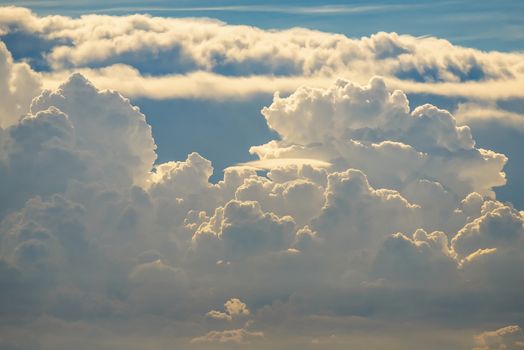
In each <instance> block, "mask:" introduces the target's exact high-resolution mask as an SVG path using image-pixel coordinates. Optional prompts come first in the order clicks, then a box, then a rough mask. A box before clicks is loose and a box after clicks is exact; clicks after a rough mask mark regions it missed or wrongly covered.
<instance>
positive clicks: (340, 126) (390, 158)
mask: <svg viewBox="0 0 524 350" xmlns="http://www.w3.org/2000/svg"><path fill="white" fill-rule="evenodd" d="M262 114H263V115H264V117H265V118H266V120H267V122H268V125H269V127H271V128H272V129H273V130H275V131H276V132H277V133H278V134H279V135H280V136H281V140H279V141H271V142H270V143H268V144H266V145H262V146H257V147H252V148H251V152H252V153H255V154H257V155H258V156H259V157H260V158H262V159H275V158H313V159H319V160H324V161H328V162H330V163H332V164H334V165H335V168H338V169H345V168H347V167H353V168H358V169H362V170H363V171H364V172H365V173H366V174H367V175H368V177H369V179H370V181H371V183H372V184H374V185H378V186H383V187H387V188H394V189H399V190H400V189H402V188H403V187H405V186H406V185H408V184H409V183H411V182H413V181H418V180H434V181H437V182H439V183H440V184H441V185H443V186H444V187H445V188H446V189H449V190H451V191H452V192H453V193H455V194H457V195H459V196H465V195H467V194H468V193H470V192H473V191H475V192H479V193H482V194H486V195H491V194H492V188H493V187H494V186H501V185H503V184H504V183H505V178H504V173H503V172H502V168H503V166H504V164H505V163H506V160H507V158H506V157H505V156H504V155H502V154H498V153H495V152H492V151H488V150H484V149H481V148H475V142H474V140H473V137H472V135H471V132H470V129H469V128H468V127H467V126H458V125H457V123H456V121H455V118H454V117H453V116H452V115H451V114H450V113H449V112H447V111H445V110H441V109H438V108H436V107H434V106H431V105H428V104H426V105H423V106H420V107H417V108H415V109H413V110H412V111H410V107H409V103H408V100H407V97H406V95H405V94H404V93H403V92H401V91H399V90H395V91H393V92H389V91H388V90H387V87H386V85H385V83H384V81H383V80H382V79H381V78H373V79H371V80H370V82H369V84H368V85H366V86H360V85H358V84H355V83H352V82H349V81H345V80H338V81H337V82H336V83H335V84H334V85H332V86H331V87H330V88H328V89H321V88H309V87H302V88H299V89H298V90H297V91H296V92H294V93H293V94H291V95H290V96H289V97H286V98H281V97H280V96H279V95H275V98H274V100H273V103H272V104H271V105H270V106H269V107H266V108H264V109H263V111H262Z"/></svg>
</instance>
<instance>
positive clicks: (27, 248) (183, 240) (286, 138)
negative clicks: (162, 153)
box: [0, 8, 524, 349]
mask: <svg viewBox="0 0 524 350" xmlns="http://www.w3.org/2000/svg"><path fill="white" fill-rule="evenodd" d="M5 13H8V14H16V16H15V17H10V16H7V15H5ZM13 18H14V19H13ZM0 24H1V25H0V28H1V30H2V32H5V33H8V32H10V31H13V30H20V31H25V32H28V33H33V34H34V35H37V36H42V37H45V38H48V39H60V40H63V41H61V42H62V44H58V45H57V46H55V47H53V49H52V50H51V51H50V52H49V54H48V55H47V56H46V59H47V61H48V63H49V65H50V67H52V68H53V69H58V70H62V69H69V68H71V69H77V68H87V69H95V70H96V69H99V68H100V69H104V67H105V66H108V65H112V64H114V63H122V62H123V63H125V64H126V65H127V66H126V67H124V68H123V69H124V71H127V70H128V69H131V70H134V72H139V73H140V74H153V75H154V74H161V73H165V72H167V73H170V74H171V73H175V74H193V73H194V74H201V73H202V71H203V72H204V73H205V74H211V75H220V76H222V77H225V78H227V79H230V78H232V79H237V78H238V77H240V78H242V77H243V76H245V75H249V74H260V75H275V76H279V77H280V78H282V77H284V76H289V75H299V76H302V77H303V76H307V77H312V80H310V81H309V83H313V82H315V81H316V80H315V79H316V77H318V76H321V77H322V79H326V80H327V79H329V80H332V79H331V75H333V74H337V73H339V72H340V71H343V70H348V69H357V68H359V69H362V71H363V72H365V74H368V75H372V74H375V73H380V74H384V75H388V76H390V78H391V77H393V78H394V79H396V81H400V80H402V79H405V80H415V81H418V82H413V84H419V83H421V82H425V81H436V82H442V83H457V82H460V81H483V82H486V83H489V82H490V81H502V80H505V79H516V77H518V75H519V74H521V73H522V72H520V71H519V69H520V68H519V64H521V63H520V60H521V55H520V54H502V53H482V52H478V51H475V50H470V49H464V48H459V47H455V46H453V45H451V44H449V43H448V42H446V41H443V40H438V39H434V38H420V39H417V38H413V37H410V36H399V35H396V34H385V33H379V34H377V35H374V36H372V37H370V38H362V39H359V40H354V39H349V38H347V37H345V36H341V35H333V34H325V33H319V32H314V31H309V30H304V29H293V30H288V31H263V30H260V29H256V28H251V27H237V26H228V25H226V24H224V23H221V22H217V21H212V20H194V19H169V18H165V19H162V18H153V17H149V16H140V15H137V16H126V17H118V18H115V17H111V16H85V17H81V18H78V19H71V18H67V17H60V16H57V17H38V16H36V15H34V14H32V13H30V12H29V11H25V10H21V9H18V8H9V9H6V12H3V13H2V14H1V15H0ZM239 31H240V32H242V35H241V37H240V38H238V39H237V40H231V39H230V38H231V37H232V36H231V35H232V33H238V32H239ZM113 44H114V45H113ZM95 47H96V48H99V50H93V48H95ZM437 49H442V50H440V51H439V50H437ZM1 50H3V52H4V56H5V62H6V65H5V67H7V68H6V70H5V71H6V72H7V73H6V74H8V75H9V76H11V77H15V78H9V79H11V80H10V83H9V84H12V85H9V87H8V88H6V89H7V90H6V91H10V93H11V95H9V96H11V97H9V98H8V101H10V102H8V104H9V103H11V102H12V101H20V102H17V103H20V104H21V103H22V102H24V106H22V107H20V109H16V108H18V107H16V108H14V109H13V108H12V107H9V108H10V109H6V110H5V113H6V116H5V117H2V119H1V120H2V123H5V124H2V129H0V179H1V180H0V196H1V197H2V198H8V200H6V201H2V204H1V205H0V286H1V287H2V288H0V298H1V300H2V303H1V304H0V309H1V310H2V311H3V313H2V314H3V315H6V316H2V322H1V325H0V331H1V333H3V334H7V333H9V334H10V338H9V339H14V341H15V342H19V341H21V340H23V339H24V338H25V336H24V335H25V334H27V333H24V332H22V331H21V330H20V329H22V328H23V329H27V330H31V329H35V330H36V331H35V332H34V335H33V337H35V338H36V341H35V342H34V343H35V344H37V343H39V342H38V340H40V339H43V338H44V334H49V333H48V331H49V330H46V329H45V327H42V326H41V323H42V321H41V320H54V321H52V322H51V321H50V324H53V325H55V326H56V329H59V330H62V331H63V330H64V329H65V327H64V324H63V322H65V321H68V322H71V323H72V324H73V325H74V326H78V327H79V329H75V332H78V333H74V334H84V333H82V332H84V331H85V332H86V333H89V331H93V329H94V328H92V327H93V325H95V324H96V325H100V328H103V329H104V331H103V332H102V331H100V330H97V331H96V332H102V333H103V334H102V335H103V336H101V337H100V339H104V341H105V342H103V341H102V340H100V342H101V344H100V347H106V348H119V345H114V344H115V342H118V340H119V339H120V340H121V336H119V334H122V333H123V332H124V333H126V334H128V333H129V334H131V333H132V332H127V331H129V330H136V329H142V332H144V333H146V335H145V337H146V338H147V336H149V337H151V334H155V336H157V337H159V338H162V339H164V340H165V339H168V338H169V337H168V338H166V333H168V332H169V334H170V337H171V338H169V339H172V338H173V337H174V338H176V339H177V345H178V344H182V345H185V346H187V347H196V348H202V347H207V346H212V347H213V346H216V345H217V344H218V345H219V346H220V344H222V345H224V344H225V346H229V345H230V344H240V345H245V344H247V343H252V344H253V346H260V347H266V348H267V347H268V345H275V344H280V345H282V344H288V345H289V344H291V346H295V347H300V346H301V344H303V343H304V342H303V340H304V339H307V341H306V344H308V346H315V345H314V344H313V343H312V342H311V339H330V342H327V343H329V344H331V345H332V346H333V347H334V348H336V347H341V348H344V346H345V348H347V344H348V343H351V338H352V337H353V336H355V337H357V338H358V339H364V338H365V337H363V338H359V337H361V335H362V334H365V335H367V336H368V337H369V335H370V334H373V332H372V331H371V329H372V328H373V329H386V330H388V331H389V332H391V333H388V334H393V335H392V338H396V339H398V338H399V334H400V333H399V329H400V328H398V329H393V328H394V327H393V326H391V324H393V323H396V322H391V321H398V320H401V321H403V322H402V323H403V324H406V325H408V326H413V325H414V326H417V327H419V328H423V329H425V331H426V332H431V331H428V329H430V330H432V327H440V328H442V329H445V330H446V331H449V332H451V333H453V335H454V337H453V338H452V340H450V343H447V344H446V345H447V346H448V347H451V348H453V347H454V346H455V347H460V346H462V347H464V344H465V342H466V341H465V340H463V339H465V337H464V334H463V333H464V332H463V331H462V330H463V329H465V328H467V329H475V332H476V333H477V332H478V331H477V330H479V329H480V330H482V329H489V328H487V326H486V323H487V322H486V321H483V320H487V319H490V322H503V323H501V324H513V323H515V324H516V323H517V321H519V317H520V313H521V308H522V303H521V301H520V299H521V295H522V288H523V286H524V280H523V279H522V277H521V273H520V272H521V267H522V265H523V264H524V256H523V255H522V251H523V249H524V246H523V239H524V238H523V237H524V228H523V227H524V214H523V212H521V211H519V210H518V209H516V208H515V207H513V206H512V205H511V204H510V203H504V202H501V201H499V200H497V199H496V196H495V194H494V192H493V189H494V187H497V186H503V185H504V183H505V175H504V173H503V167H504V165H505V164H506V162H507V161H508V159H507V157H506V156H505V155H503V154H501V153H497V152H495V151H492V150H487V149H483V148H480V147H478V146H477V145H476V142H475V138H474V133H472V132H471V129H470V128H469V127H468V126H466V125H462V124H461V123H459V122H457V120H456V119H455V117H454V116H453V115H452V114H451V113H450V112H448V111H446V110H443V109H439V108H437V107H435V106H433V105H429V104H425V105H422V106H418V107H415V106H410V104H409V101H408V98H407V95H406V94H405V93H404V92H402V91H400V90H393V89H391V88H390V87H389V86H390V85H389V82H388V80H387V79H383V78H373V79H371V80H370V81H369V83H367V85H361V84H359V83H356V82H350V81H348V80H343V79H339V80H337V81H335V83H331V84H330V85H329V86H324V87H322V86H321V87H310V85H311V84H309V83H308V84H306V85H304V86H303V87H300V88H298V89H296V91H295V92H294V93H292V94H291V95H290V96H288V97H281V96H280V95H279V94H275V96H274V99H273V102H272V103H271V104H270V105H269V106H267V107H266V108H264V109H263V110H262V114H263V117H264V118H265V120H266V121H267V123H268V126H269V127H270V128H272V129H273V130H274V131H275V132H276V134H277V135H276V136H277V137H276V139H275V140H273V141H271V142H269V143H267V144H265V145H261V146H254V147H252V148H251V152H252V153H253V154H254V155H256V156H258V158H259V160H257V161H255V162H252V163H247V164H238V165H237V166H233V167H231V168H228V169H226V170H225V171H224V174H223V178H222V179H220V180H219V181H216V182H211V181H210V178H211V176H212V174H213V171H214V169H213V164H212V163H211V161H209V160H207V159H205V158H204V157H203V156H202V155H200V154H198V153H196V152H193V153H190V154H189V155H188V156H187V158H186V159H184V160H178V161H168V162H165V163H158V164H155V160H156V146H155V142H154V139H153V137H152V133H151V128H150V126H149V125H148V124H147V123H146V119H145V116H144V115H143V114H142V113H141V112H140V110H139V109H138V108H137V107H134V106H133V105H132V104H131V103H130V101H129V100H127V99H126V98H124V97H123V96H122V95H120V94H119V93H118V92H115V91H113V90H101V89H99V88H97V87H95V85H93V84H92V83H91V82H89V81H88V80H87V79H86V78H85V77H84V76H83V75H81V74H73V75H71V76H69V77H68V78H67V79H66V80H65V82H63V83H61V84H60V85H59V86H58V87H56V88H54V89H51V90H45V91H43V92H40V93H39V94H38V95H37V96H36V98H34V99H33V100H32V102H30V97H32V96H29V95H31V94H36V93H35V92H34V91H35V90H31V89H29V88H23V86H24V84H23V82H20V81H23V79H22V78H20V77H19V76H18V74H19V73H16V72H17V70H22V71H25V73H23V74H28V75H29V76H31V77H35V78H34V80H31V81H33V82H37V81H38V79H37V78H36V77H37V75H34V73H31V71H30V69H29V68H28V66H27V65H24V64H23V63H16V62H13V61H12V59H11V58H10V56H9V54H8V52H7V51H6V50H5V47H3V46H2V47H0V51H1ZM435 50H436V51H438V52H440V53H438V54H436V55H429V54H428V52H430V51H431V52H436V51H435ZM0 53H1V52H0ZM147 62H149V65H146V63H147ZM151 62H153V63H154V65H155V66H156V68H157V69H158V71H151V70H148V67H149V69H151V67H152V65H150V63H151ZM377 62H381V63H382V64H380V65H377V64H376V63H377ZM16 67H18V68H16ZM21 67H22V68H21ZM129 67H133V68H129ZM370 67H373V69H371V68H370ZM113 68H114V67H113ZM120 68H122V67H120ZM13 72H15V73H16V74H15V73H13ZM519 72H520V73H519ZM20 74H22V73H20ZM49 74H54V73H49ZM60 74H65V73H64V72H61V73H60ZM22 77H23V76H22ZM55 78H56V76H55ZM157 78H158V77H154V78H152V79H157ZM13 79H14V80H13ZM20 79H22V80H20ZM6 86H7V85H6ZM12 86H20V87H21V90H20V91H23V92H24V93H26V92H27V93H28V95H27V96H25V95H24V96H25V97H23V98H22V97H21V98H20V100H17V98H18V97H16V98H15V97H12V96H15V95H16V94H18V93H19V92H20V91H18V90H16V91H15V90H13V89H12ZM31 86H33V85H31ZM38 86H39V85H38V84H37V83H36V84H35V85H34V89H37V88H38ZM290 86H291V85H290ZM239 89H240V88H239ZM240 90H241V89H240ZM13 91H14V92H13ZM14 94H15V95H14ZM28 96H29V97H28ZM413 107H414V108H413ZM460 111H461V110H460V109H459V115H461V116H462V117H461V118H463V119H461V121H463V122H464V121H467V120H468V118H467V117H464V113H465V112H464V111H465V109H464V108H463V109H462V112H464V113H460ZM2 113H4V112H2ZM20 113H22V114H23V115H22V116H19V114H20ZM466 114H467V113H466ZM4 121H5V122H4ZM246 151H247V150H246ZM510 161H511V160H510ZM261 170H263V171H262V172H261ZM232 296H235V298H231V297H232ZM501 296H503V297H501ZM224 300H227V301H226V302H225V304H224V309H223V310H220V309H217V306H218V305H221V304H222V303H223V302H224ZM7 301H9V303H8V302H7ZM247 305H249V308H248V306H247ZM209 310H211V311H209ZM515 319H516V320H515ZM56 320H59V321H56ZM450 320H453V322H456V323H454V324H453V325H458V326H459V327H457V329H460V330H456V329H452V330H450V328H453V327H450V326H449V322H450ZM509 320H515V322H511V323H509V322H510V321H509ZM44 323H45V322H44ZM18 325H19V326H18ZM253 325H256V328H255V327H254V326H253ZM435 325H436V326H435ZM106 326H107V327H106ZM408 326H406V327H408ZM388 327H389V328H388ZM14 328H17V329H18V331H17V332H15V333H11V332H9V331H10V330H13V329H14ZM56 329H54V330H53V331H54V332H57V331H56ZM348 329H349V330H350V331H348ZM333 330H341V331H340V332H339V333H342V332H345V334H347V337H349V340H348V341H347V342H346V343H344V341H346V340H347V339H346V340H344V341H343V340H341V341H340V342H339V341H338V340H336V341H335V340H334V339H338V338H337V337H330V335H329V334H332V332H333ZM518 330H519V328H518V326H510V327H506V328H502V329H499V330H497V331H494V332H486V333H482V334H479V335H478V336H477V337H476V338H475V346H476V349H490V348H504V347H510V346H520V345H519V344H521V343H519V341H514V342H508V341H507V339H508V338H507V336H508V335H513V334H516V333H517V331H518ZM310 331H311V332H316V334H309V332H310ZM402 331H403V332H404V331H405V329H403V330H402ZM96 332H95V333H96ZM149 332H151V333H149ZM163 332H165V333H163ZM144 333H141V334H144ZM171 333H173V334H174V335H173V334H171ZM12 334H14V335H12ZM53 334H55V333H53ZM424 334H425V333H424ZM459 336H460V339H461V340H460V341H459V340H456V338H458V337H459ZM455 337H456V338H455ZM57 338H59V339H61V340H63V343H62V345H61V346H69V347H72V346H74V345H75V344H78V342H79V339H80V338H76V339H72V338H75V337H74V336H73V337H72V338H67V339H66V338H62V337H61V335H60V334H59V335H58V336H57ZM428 339H429V338H428ZM469 339H470V338H469ZM388 340H391V339H387V337H386V338H380V339H379V340H377V342H378V344H376V346H375V348H384V346H386V345H387V344H390V343H389V342H388ZM397 343H398V341H397ZM420 343H423V342H422V341H420ZM0 344H2V343H0ZM121 344H123V343H121ZM144 344H145V342H144ZM159 344H161V345H162V344H165V343H162V342H160V343H159ZM293 344H294V345H293ZM435 344H437V343H435ZM450 344H451V345H450ZM508 344H509V345H508ZM126 345H127V343H126ZM161 345H159V346H161ZM331 345H330V346H331ZM419 345H420V344H419V343H417V346H419ZM430 345H431V344H430ZM441 345H442V343H438V344H437V345H435V346H434V347H437V348H439V347H438V346H440V348H442V346H441ZM123 346H125V345H121V346H120V348H122V347H123ZM411 346H412V347H413V348H415V345H414V344H413V343H411ZM431 346H432V345H431ZM50 347H52V346H50ZM306 348H307V347H306Z"/></svg>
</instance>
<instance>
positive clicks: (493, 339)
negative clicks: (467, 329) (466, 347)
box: [473, 325, 524, 350]
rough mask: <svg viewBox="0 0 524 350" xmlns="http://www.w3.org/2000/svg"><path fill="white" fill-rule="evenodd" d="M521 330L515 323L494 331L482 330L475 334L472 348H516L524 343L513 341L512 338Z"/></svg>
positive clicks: (478, 349) (487, 349) (475, 349)
mask: <svg viewBox="0 0 524 350" xmlns="http://www.w3.org/2000/svg"><path fill="white" fill-rule="evenodd" d="M521 332H522V329H521V328H520V327H519V326H517V325H512V326H506V327H502V328H499V329H497V330H495V331H488V332H483V333H481V334H479V335H477V336H475V347H474V348H473V350H491V349H518V348H522V346H524V344H523V343H522V340H521V341H513V342H511V340H510V339H512V338H514V337H515V335H518V334H519V333H521Z"/></svg>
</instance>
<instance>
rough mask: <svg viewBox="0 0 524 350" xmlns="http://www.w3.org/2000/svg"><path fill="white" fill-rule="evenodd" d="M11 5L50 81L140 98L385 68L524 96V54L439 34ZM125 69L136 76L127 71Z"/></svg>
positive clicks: (220, 92)
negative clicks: (74, 81)
mask: <svg viewBox="0 0 524 350" xmlns="http://www.w3.org/2000/svg"><path fill="white" fill-rule="evenodd" d="M343 8H344V7H342V10H343ZM320 9H322V10H323V11H326V10H329V11H339V10H341V9H340V8H339V7H337V6H335V7H321V8H320ZM3 12H4V13H5V15H4V16H2V18H0V28H1V30H2V32H3V33H4V35H15V34H19V35H22V34H23V35H25V37H26V40H30V37H31V36H33V37H35V38H36V39H35V40H38V41H42V42H45V43H46V51H47V52H46V54H45V57H44V59H45V60H46V63H45V64H46V65H47V66H48V67H50V68H51V72H49V73H47V74H44V76H45V80H44V83H45V85H46V87H48V88H55V87H56V84H57V83H58V82H60V81H62V80H63V79H64V78H65V77H66V76H67V75H69V74H71V73H72V72H73V71H77V70H80V71H81V72H82V73H83V74H85V75H86V76H87V77H88V78H89V79H91V80H92V81H93V82H95V83H96V84H97V86H99V87H101V88H111V89H117V90H119V91H121V92H122V93H124V94H126V95H127V96H131V97H136V96H148V97H152V98H169V97H171V98H174V97H180V96H184V97H197V96H198V97H205V98H224V97H227V98H239V97H242V96H244V97H245V96H248V95H252V94H256V93H260V92H262V93H272V92H274V91H276V90H280V91H282V92H291V91H293V90H295V89H296V88H298V87H299V86H301V85H304V84H305V83H306V78H307V80H309V82H310V83H311V82H312V81H315V85H317V86H323V87H327V86H328V85H329V82H330V81H331V80H333V79H334V78H336V77H338V76H343V77H346V78H350V79H352V80H355V81H358V82H360V83H365V81H366V80H367V79H368V78H369V77H370V76H373V75H381V76H385V77H386V78H387V79H388V83H389V84H390V85H391V86H395V87H396V88H401V89H403V90H404V91H406V92H427V93H428V92H429V93H437V94H443V95H446V96H448V95H450V94H452V95H454V96H457V95H464V96H477V97H479V96H483V98H486V99H493V98H494V97H495V96H498V97H499V98H501V97H503V96H506V97H507V96H520V97H522V94H521V93H520V89H518V88H516V87H518V86H520V85H521V84H522V77H523V71H522V54H520V53H502V52H483V51H479V50H475V49H471V48H464V47H460V46H455V45H453V44H451V43H450V42H448V41H446V40H443V39H438V38H434V37H413V36H410V35H398V34H396V33H384V32H380V33H376V34H373V35H371V36H369V37H362V38H360V39H354V38H348V37H346V36H344V35H339V34H333V33H323V32H319V31H313V30H307V29H303V28H293V29H287V30H280V31H276V30H262V29H259V28H255V27H250V26H235V25H228V24H226V23H223V22H220V21H217V20H211V19H194V18H192V19H182V18H165V17H151V16H149V15H138V14H137V15H129V16H108V15H86V16H83V17H81V18H70V17H65V16H42V17H41V16H38V15H35V14H33V13H31V12H30V11H29V10H27V9H23V8H18V7H5V8H4V9H3ZM237 32H241V33H242V35H241V36H238V35H236V33H237ZM233 37H235V38H236V39H235V40H231V38H233ZM48 45H50V46H51V47H49V48H47V46H48ZM13 49H14V47H13ZM27 58H28V59H30V60H31V59H35V58H34V57H27ZM37 59H38V60H41V59H42V58H38V57H37ZM43 64H44V63H41V64H40V65H43ZM123 72H125V74H126V75H127V76H128V79H126V81H123V80H122V79H119V76H121V74H123ZM225 83H227V84H225ZM224 87H226V88H224Z"/></svg>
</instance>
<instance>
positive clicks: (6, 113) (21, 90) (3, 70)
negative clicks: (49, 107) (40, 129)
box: [0, 41, 41, 128]
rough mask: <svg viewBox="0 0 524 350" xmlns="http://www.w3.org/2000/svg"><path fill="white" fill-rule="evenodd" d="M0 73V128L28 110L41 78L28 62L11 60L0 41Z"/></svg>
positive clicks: (14, 121)
mask: <svg viewBox="0 0 524 350" xmlns="http://www.w3.org/2000/svg"><path fill="white" fill-rule="evenodd" d="M0 75H1V76H2V81H1V82H0V128H6V127H8V126H10V125H13V124H15V123H16V122H17V121H19V120H20V119H22V117H23V116H24V115H25V114H26V113H27V112H29V104H30V103H31V99H32V98H33V97H35V96H36V95H37V94H38V93H39V92H40V87H41V78H40V76H39V75H38V74H37V73H35V72H34V71H33V70H32V69H31V68H30V67H29V65H28V64H26V63H19V62H16V63H15V62H13V57H12V56H11V53H10V52H9V51H8V50H7V48H6V46H5V44H4V43H3V42H1V41H0Z"/></svg>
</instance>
